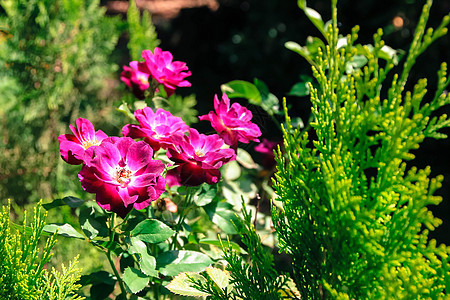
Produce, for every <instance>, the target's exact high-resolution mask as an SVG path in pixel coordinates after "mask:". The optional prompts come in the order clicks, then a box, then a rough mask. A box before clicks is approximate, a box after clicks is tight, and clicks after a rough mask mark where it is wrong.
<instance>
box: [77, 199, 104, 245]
mask: <svg viewBox="0 0 450 300" xmlns="http://www.w3.org/2000/svg"><path fill="white" fill-rule="evenodd" d="M78 220H79V222H80V225H81V229H83V232H84V233H85V234H86V236H87V237H88V238H89V239H93V238H95V237H97V235H99V234H100V233H101V235H103V236H104V235H105V234H106V233H107V232H108V228H107V226H106V222H99V221H98V220H97V219H96V217H95V209H94V207H83V208H82V209H81V210H80V215H79V217H78Z"/></svg>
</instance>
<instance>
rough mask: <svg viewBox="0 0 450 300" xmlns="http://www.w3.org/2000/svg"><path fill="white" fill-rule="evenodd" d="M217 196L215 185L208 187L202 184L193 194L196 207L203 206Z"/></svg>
mask: <svg viewBox="0 0 450 300" xmlns="http://www.w3.org/2000/svg"><path fill="white" fill-rule="evenodd" d="M216 195H217V185H215V184H214V185H210V184H207V183H204V184H202V185H201V186H200V188H199V189H198V190H197V191H196V192H195V194H194V196H193V197H194V198H193V199H194V203H195V204H196V205H197V206H205V205H207V204H209V203H211V201H212V200H213V199H214V197H215V196H216Z"/></svg>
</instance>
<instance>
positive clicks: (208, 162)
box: [167, 128, 236, 186]
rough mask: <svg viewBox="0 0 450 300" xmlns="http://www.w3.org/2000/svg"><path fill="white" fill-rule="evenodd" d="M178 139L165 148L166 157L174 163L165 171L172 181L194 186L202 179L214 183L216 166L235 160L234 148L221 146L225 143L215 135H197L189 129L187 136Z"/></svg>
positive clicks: (218, 174) (217, 180) (202, 181)
mask: <svg viewBox="0 0 450 300" xmlns="http://www.w3.org/2000/svg"><path fill="white" fill-rule="evenodd" d="M178 138H179V141H178V142H177V143H176V145H177V146H176V147H175V148H169V149H168V151H167V157H168V158H169V159H170V160H172V161H173V162H174V163H175V166H177V167H176V168H174V169H170V170H169V171H168V172H167V177H169V178H170V179H171V182H172V184H177V185H179V184H181V185H185V186H197V185H200V184H202V183H204V182H206V183H208V184H214V183H217V182H219V180H220V170H219V168H220V167H221V166H222V165H223V164H225V163H227V162H229V161H231V160H235V159H236V154H235V152H234V150H233V149H231V148H222V146H224V142H223V140H222V139H221V138H220V137H219V136H218V135H217V134H213V135H204V134H199V133H198V131H197V130H195V129H193V128H190V129H189V136H185V135H184V136H181V137H178Z"/></svg>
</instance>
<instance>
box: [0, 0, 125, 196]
mask: <svg viewBox="0 0 450 300" xmlns="http://www.w3.org/2000/svg"><path fill="white" fill-rule="evenodd" d="M1 7H2V8H3V10H4V13H3V14H2V15H0V28H1V30H2V36H1V39H0V82H2V84H0V132H1V134H0V136H1V140H0V151H1V153H2V155H1V156H0V169H1V170H2V172H1V173H0V182H1V184H0V195H1V197H2V198H3V199H7V198H8V197H11V198H13V199H14V200H15V201H16V202H18V203H24V202H26V201H32V202H34V201H36V200H38V199H39V198H49V197H51V196H52V195H53V194H54V193H55V192H57V191H70V190H77V189H78V187H77V186H76V183H73V180H68V176H64V174H67V173H66V172H68V171H67V169H70V167H65V166H62V163H61V159H60V157H59V149H58V148H59V147H58V142H57V138H58V135H59V134H61V133H65V132H67V129H68V126H67V125H68V123H69V122H73V121H74V120H75V119H76V118H77V117H92V118H91V120H92V122H93V123H94V124H95V123H97V122H98V121H102V122H105V121H106V119H108V118H109V120H108V121H112V120H113V118H112V117H111V111H112V110H111V108H110V107H111V103H112V99H113V98H114V97H113V96H112V90H113V88H112V84H111V82H112V81H111V80H109V81H108V79H109V78H112V76H113V74H114V72H115V71H116V70H117V65H116V64H115V63H114V62H112V61H111V59H110V56H111V53H112V51H113V50H114V49H115V46H116V43H117V40H118V36H119V28H118V25H119V19H118V18H116V17H107V16H105V9H104V8H102V7H100V6H99V1H82V0H76V1H65V0H36V1H25V0H19V1H2V2H1ZM93 111H95V114H94V113H92V112H93ZM110 124H111V125H110V127H109V128H111V127H112V126H113V125H114V122H111V123H110Z"/></svg>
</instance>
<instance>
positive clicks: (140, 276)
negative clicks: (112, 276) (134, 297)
mask: <svg viewBox="0 0 450 300" xmlns="http://www.w3.org/2000/svg"><path fill="white" fill-rule="evenodd" d="M122 279H123V282H124V283H125V285H126V286H127V288H128V289H129V290H130V291H131V292H132V293H133V294H136V293H138V292H140V291H142V290H143V289H144V288H145V287H146V286H147V284H148V283H149V281H150V278H149V277H148V276H147V275H145V274H144V273H142V272H141V271H140V270H138V269H135V268H130V267H128V268H126V269H125V271H124V272H123V277H122Z"/></svg>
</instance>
